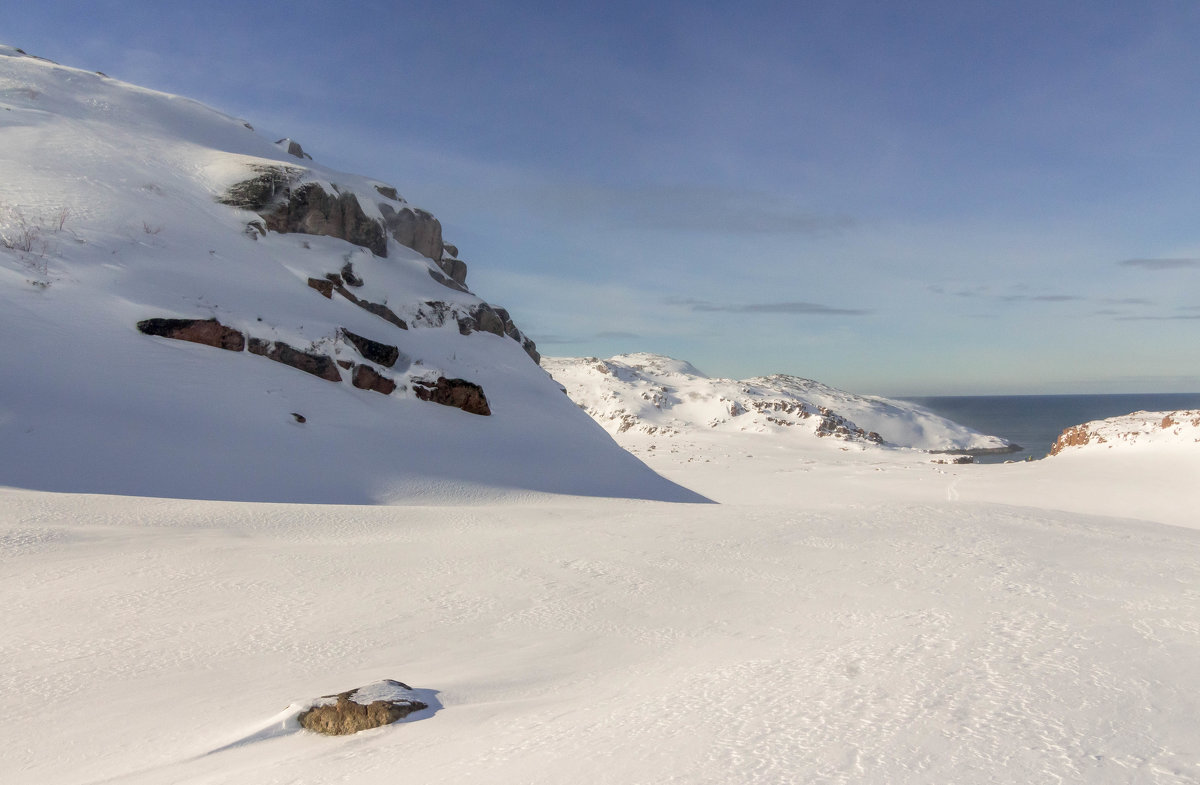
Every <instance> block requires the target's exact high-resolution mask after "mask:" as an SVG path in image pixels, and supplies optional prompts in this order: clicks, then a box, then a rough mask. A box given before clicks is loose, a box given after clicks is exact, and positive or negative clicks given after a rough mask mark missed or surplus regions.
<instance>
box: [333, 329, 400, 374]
mask: <svg viewBox="0 0 1200 785" xmlns="http://www.w3.org/2000/svg"><path fill="white" fill-rule="evenodd" d="M341 332H342V337H343V338H345V339H346V340H347V341H349V342H350V343H351V344H352V345H353V346H354V348H355V349H356V350H357V351H358V353H359V354H361V355H362V356H363V358H364V359H367V360H370V361H371V362H373V363H375V364H377V365H382V366H383V367H384V368H391V367H392V366H393V365H395V364H396V360H398V359H399V358H400V349H399V348H398V347H396V346H392V345H391V344H387V343H380V342H379V341H372V340H371V339H370V338H366V337H364V336H361V335H359V334H358V333H352V332H350V331H349V330H347V329H346V328H345V327H343V328H342V331H341Z"/></svg>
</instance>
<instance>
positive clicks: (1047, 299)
mask: <svg viewBox="0 0 1200 785" xmlns="http://www.w3.org/2000/svg"><path fill="white" fill-rule="evenodd" d="M1000 299H1001V300H1003V301H1005V302H1006V303H1067V302H1071V301H1073V300H1083V299H1084V298H1083V297H1080V296H1078V295H1074V294H1006V295H1003V296H1001V297H1000Z"/></svg>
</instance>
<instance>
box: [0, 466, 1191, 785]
mask: <svg viewBox="0 0 1200 785" xmlns="http://www.w3.org/2000/svg"><path fill="white" fill-rule="evenodd" d="M845 460H846V461H847V463H846V464H844V465H842V466H840V467H837V468H830V469H828V472H827V474H825V475H824V481H825V483H826V484H831V485H837V486H839V487H840V488H841V489H842V491H843V492H845V491H847V490H852V491H853V492H854V494H855V499H856V501H857V503H858V506H857V507H850V508H847V507H845V506H844V505H843V506H841V507H839V508H836V509H828V508H823V507H822V505H820V504H817V503H813V504H793V503H789V504H787V505H780V504H777V503H775V502H774V501H773V499H774V498H776V497H777V495H778V492H779V485H778V483H777V482H775V480H774V478H770V481H766V482H764V481H763V478H762V474H761V470H760V469H757V468H753V467H752V466H751V465H750V464H748V463H746V462H742V463H735V464H733V465H731V466H730V467H727V469H726V471H727V472H732V473H734V474H736V475H737V476H738V482H739V483H741V484H743V485H746V486H752V487H753V491H752V493H753V495H754V496H755V497H756V498H758V499H760V501H759V502H758V503H753V504H745V503H743V504H727V505H689V506H679V505H665V504H654V503H646V502H630V501H622V500H583V499H567V500H563V501H562V502H559V503H554V504H547V503H537V504H505V505H487V506H474V507H458V508H447V507H442V508H421V507H411V508H384V507H373V508H342V507H331V506H307V507H305V506H293V505H242V504H227V503H225V504H222V503H211V502H187V501H169V500H146V499H128V498H118V497H78V496H67V495H53V494H45V493H31V492H15V491H0V497H2V498H0V501H2V503H0V543H10V544H11V543H22V542H28V541H29V537H28V536H27V535H23V534H17V535H16V536H15V537H6V536H5V535H10V534H14V533H16V532H28V531H30V530H37V529H40V528H47V529H51V530H56V531H63V532H64V534H63V535H62V536H56V537H51V538H47V539H46V540H44V541H43V542H42V543H41V544H40V545H39V547H38V548H37V549H36V550H29V549H27V548H24V547H23V546H21V545H19V544H18V545H17V546H16V548H15V549H14V550H5V551H4V552H0V563H3V565H4V567H3V569H2V570H0V596H3V597H4V600H5V635H4V636H3V637H0V658H2V661H3V662H5V670H4V672H3V673H0V690H2V691H3V693H4V695H5V700H6V708H7V709H8V711H10V712H11V713H12V714H13V716H20V717H22V718H23V722H22V723H20V724H17V725H14V726H13V727H12V728H10V729H9V732H8V734H7V738H8V742H9V743H7V744H5V745H3V746H2V747H0V774H2V775H3V778H4V779H5V781H12V782H39V783H44V784H45V785H57V784H58V783H71V784H72V785H77V784H78V783H97V782H102V781H105V782H113V783H121V784H122V785H132V784H133V783H143V784H148V783H161V782H172V783H200V782H205V783H212V782H221V783H225V782H228V783H233V782H246V781H264V780H280V781H284V780H287V781H292V780H297V781H305V782H326V781H333V780H353V781H355V782H367V783H374V782H379V783H384V782H392V781H394V780H395V776H396V772H397V771H402V772H404V774H405V777H406V778H407V779H411V780H412V781H418V782H430V781H443V782H463V781H471V780H478V781H486V782H494V783H507V782H514V783H515V782H521V783H562V782H628V783H659V782H677V783H701V782H720V783H787V782H830V783H887V784H889V785H890V784H891V783H927V782H954V783H996V782H998V783H1022V784H1024V783H1029V782H1088V783H1125V782H1146V783H1174V784H1176V785H1182V784H1183V783H1193V782H1195V781H1197V777H1198V775H1200V756H1198V755H1197V750H1196V747H1195V733H1194V731H1195V727H1194V720H1193V717H1194V708H1195V707H1194V702H1195V695H1196V694H1197V691H1198V690H1200V675H1198V673H1197V670H1196V668H1195V662H1196V658H1197V657H1198V656H1200V623H1198V622H1197V619H1200V592H1198V591H1197V590H1196V588H1195V587H1196V586H1197V585H1200V584H1198V582H1200V532H1198V531H1195V530H1187V529H1182V528H1173V527H1166V526H1162V525H1159V524H1154V523H1145V522H1138V521H1132V520H1120V519H1113V518H1102V517H1096V516H1089V515H1082V514H1079V513H1073V512H1065V511H1054V510H1050V509H1037V508H1032V507H1022V506H1014V505H1012V504H1006V505H993V504H982V503H974V504H967V503H953V504H952V503H947V502H946V501H945V500H944V499H941V498H939V492H940V488H941V485H940V484H939V480H938V478H942V482H944V481H945V480H946V479H948V478H950V477H951V476H952V475H950V474H947V473H946V472H947V471H961V472H964V473H965V476H966V478H967V479H966V480H964V485H966V484H968V482H967V481H968V480H969V479H970V477H972V476H975V475H977V474H980V473H982V472H981V470H984V471H987V472H992V473H995V472H999V473H1005V472H1008V471H1009V467H956V468H954V469H952V470H944V469H940V468H936V467H934V466H932V465H929V464H928V463H925V464H908V465H907V466H905V467H901V466H899V465H897V466H896V467H894V468H895V470H897V471H901V470H902V471H908V472H911V473H912V474H913V475H914V476H909V477H908V478H907V479H908V483H909V484H910V485H917V486H920V485H922V482H921V481H922V480H923V481H924V485H925V488H924V490H925V491H926V496H925V498H924V499H923V500H922V499H908V500H906V499H902V498H898V497H897V496H895V495H893V494H891V493H890V492H889V491H887V490H886V488H881V486H879V485H877V484H872V482H871V480H870V477H871V476H872V475H871V474H869V473H862V474H859V473H858V472H860V471H861V472H865V471H866V470H868V469H870V468H871V467H870V464H869V463H866V462H864V458H863V454H862V453H858V454H847V455H846V456H845ZM1038 463H1039V464H1043V465H1052V464H1053V461H1043V462H1038ZM1193 466H1194V464H1193ZM1012 468H1014V469H1019V470H1020V471H1028V470H1030V469H1031V468H1036V467H1029V466H1019V467H1012ZM839 478H840V479H839ZM1018 488H1019V486H1018ZM1010 496H1011V498H1012V499H1013V500H1020V498H1021V495H1020V493H1019V492H1018V493H1012V494H1010ZM396 576H403V589H402V590H398V586H397V579H396ZM79 597H87V598H88V600H87V602H79V601H71V598H79ZM384 673H396V674H400V673H403V674H404V676H405V678H406V680H409V679H410V680H412V681H411V683H413V684H419V685H422V686H424V687H426V688H429V692H425V691H423V692H422V696H421V698H420V699H421V701H422V702H425V703H427V704H429V705H430V706H436V707H438V708H437V714H436V717H434V718H433V720H432V721H419V722H407V721H406V722H405V723H404V724H402V725H399V726H389V727H385V728H380V729H376V730H372V731H370V732H368V733H366V734H363V735H361V736H358V737H353V740H350V739H348V740H346V741H344V742H342V741H335V740H328V739H321V738H319V737H316V736H312V735H309V734H299V733H296V732H295V731H296V727H297V726H296V724H295V722H294V718H295V715H296V712H297V711H298V710H300V709H302V708H303V707H304V705H307V704H302V703H298V702H297V701H302V700H309V701H311V696H314V695H322V694H329V693H331V692H333V691H335V690H337V689H339V688H344V687H345V686H347V685H348V684H355V683H364V682H366V681H369V680H370V679H372V678H375V677H377V676H378V675H379V674H384ZM434 689H436V691H437V693H436V695H437V699H436V702H433V700H432V698H431V697H425V695H429V694H430V692H431V691H432V690H434ZM289 701H292V702H293V705H292V706H290V707H289V709H288V710H287V711H285V712H284V713H283V714H276V712H277V711H278V710H279V709H280V708H282V707H283V706H285V705H287V704H288V703H289ZM64 705H69V706H87V707H90V710H88V711H84V712H78V713H73V714H72V715H71V716H70V717H69V719H67V720H65V721H64V719H63V714H62V709H61V707H62V706H64ZM431 711H432V709H431ZM426 716H429V715H426ZM408 719H410V720H411V719H412V718H411V717H410V718H408Z"/></svg>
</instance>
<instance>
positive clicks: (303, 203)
mask: <svg viewBox="0 0 1200 785" xmlns="http://www.w3.org/2000/svg"><path fill="white" fill-rule="evenodd" d="M263 218H264V219H265V220H266V222H267V228H268V229H271V230H272V231H276V232H281V233H287V232H300V233H302V234H316V235H324V236H326V237H340V238H342V239H343V240H346V241H348V242H351V243H354V244H355V245H361V246H362V247H364V248H368V249H370V250H371V252H372V253H374V254H375V255H376V256H387V237H386V236H385V235H384V233H383V229H382V227H380V225H379V222H378V221H373V220H371V219H370V218H367V216H366V214H365V213H363V209H362V206H361V205H360V204H359V203H358V197H357V196H355V195H354V194H352V193H344V194H338V195H336V196H333V195H331V194H328V193H326V192H325V189H324V188H322V187H321V186H319V185H317V184H316V183H305V184H304V185H302V186H300V187H299V188H296V189H294V190H293V191H292V192H291V193H290V195H289V196H288V198H287V201H285V202H283V203H282V204H280V205H279V206H278V207H276V208H275V210H274V211H272V212H270V213H267V214H266V215H264V216H263ZM439 230H440V226H439ZM438 239H439V242H440V241H441V238H440V237H439V238H438Z"/></svg>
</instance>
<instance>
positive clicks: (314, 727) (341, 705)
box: [296, 679, 429, 736]
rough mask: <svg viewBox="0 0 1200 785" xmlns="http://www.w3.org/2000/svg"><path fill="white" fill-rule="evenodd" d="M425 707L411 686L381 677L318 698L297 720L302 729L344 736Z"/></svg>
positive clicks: (385, 723)
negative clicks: (368, 682)
mask: <svg viewBox="0 0 1200 785" xmlns="http://www.w3.org/2000/svg"><path fill="white" fill-rule="evenodd" d="M427 708H429V706H428V704H426V703H422V702H421V701H420V700H418V699H417V693H416V692H415V691H413V688H412V687H409V686H408V685H407V684H405V683H403V682H399V681H395V680H394V679H384V680H383V681H377V682H375V683H374V684H368V685H366V686H365V687H356V688H355V689H352V690H347V691H346V692H339V693H338V694H337V695H326V696H324V697H321V698H318V699H317V700H315V701H313V705H312V707H311V708H309V709H306V710H305V711H302V712H300V715H299V716H298V717H297V718H296V719H297V720H298V721H299V723H300V726H301V727H302V728H306V729H308V730H311V731H315V732H317V733H324V734H325V735H327V736H346V735H349V734H351V733H358V732H359V731H364V730H370V729H371V728H378V727H381V726H383V725H390V724H392V723H393V722H395V721H397V720H402V719H404V718H405V717H407V716H408V715H409V714H412V713H413V712H415V711H420V710H421V709H427Z"/></svg>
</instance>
